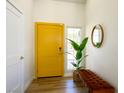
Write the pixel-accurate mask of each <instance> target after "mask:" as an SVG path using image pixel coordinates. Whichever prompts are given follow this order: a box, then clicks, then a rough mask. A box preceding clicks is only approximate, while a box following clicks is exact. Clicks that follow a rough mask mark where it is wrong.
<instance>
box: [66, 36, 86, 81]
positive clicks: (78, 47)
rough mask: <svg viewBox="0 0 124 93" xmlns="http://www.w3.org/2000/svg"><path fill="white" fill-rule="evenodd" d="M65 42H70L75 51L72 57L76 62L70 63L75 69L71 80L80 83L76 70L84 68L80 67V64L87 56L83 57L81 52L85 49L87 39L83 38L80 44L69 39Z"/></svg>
mask: <svg viewBox="0 0 124 93" xmlns="http://www.w3.org/2000/svg"><path fill="white" fill-rule="evenodd" d="M67 40H69V41H70V43H71V45H72V47H73V48H74V50H75V51H76V55H73V56H74V58H75V60H76V62H72V63H71V64H72V65H73V66H74V67H75V70H74V72H73V80H74V81H80V80H79V75H78V70H80V69H84V67H83V66H81V63H82V62H84V59H85V58H86V57H87V55H83V54H82V52H83V51H84V49H85V46H86V44H87V41H88V37H85V38H84V39H83V40H82V42H81V43H80V44H78V43H76V42H75V41H73V40H71V39H67ZM67 53H68V52H67ZM68 54H71V53H68ZM71 55H72V54H71Z"/></svg>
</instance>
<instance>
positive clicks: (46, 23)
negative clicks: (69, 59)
mask: <svg viewBox="0 0 124 93" xmlns="http://www.w3.org/2000/svg"><path fill="white" fill-rule="evenodd" d="M41 24H44V25H55V26H62V36H63V39H62V42H63V45H62V47H63V52H64V53H65V48H64V47H65V46H64V43H65V42H64V24H63V23H49V22H35V78H38V66H37V65H38V58H37V54H38V52H37V51H38V50H37V49H38V46H37V45H38V42H37V41H38V35H37V34H38V29H37V26H38V25H41ZM64 53H63V72H62V76H64V68H65V67H64V61H65V60H64Z"/></svg>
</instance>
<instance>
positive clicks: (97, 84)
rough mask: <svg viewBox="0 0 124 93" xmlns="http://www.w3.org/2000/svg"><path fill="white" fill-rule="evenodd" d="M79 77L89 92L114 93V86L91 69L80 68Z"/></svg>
mask: <svg viewBox="0 0 124 93" xmlns="http://www.w3.org/2000/svg"><path fill="white" fill-rule="evenodd" d="M78 72H79V78H80V79H81V81H82V82H83V83H84V84H85V86H87V87H88V88H89V93H114V88H113V87H112V86H111V85H110V84H108V83H107V82H106V81H104V80H103V79H101V78H100V77H99V76H97V75H96V74H95V73H93V72H92V71H90V70H79V71H78Z"/></svg>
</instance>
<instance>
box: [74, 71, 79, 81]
mask: <svg viewBox="0 0 124 93" xmlns="http://www.w3.org/2000/svg"><path fill="white" fill-rule="evenodd" d="M73 81H74V82H80V81H81V80H80V77H79V73H78V70H74V72H73Z"/></svg>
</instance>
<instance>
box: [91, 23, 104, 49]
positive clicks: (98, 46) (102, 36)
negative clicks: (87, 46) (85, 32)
mask: <svg viewBox="0 0 124 93" xmlns="http://www.w3.org/2000/svg"><path fill="white" fill-rule="evenodd" d="M98 26H99V27H100V29H101V41H100V42H99V45H96V44H95V43H94V41H93V34H94V31H95V29H96V27H98ZM103 38H104V32H103V28H102V26H101V25H100V24H98V25H95V26H94V27H93V29H92V33H91V41H92V44H93V46H94V47H97V48H100V47H101V45H102V43H103Z"/></svg>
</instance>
